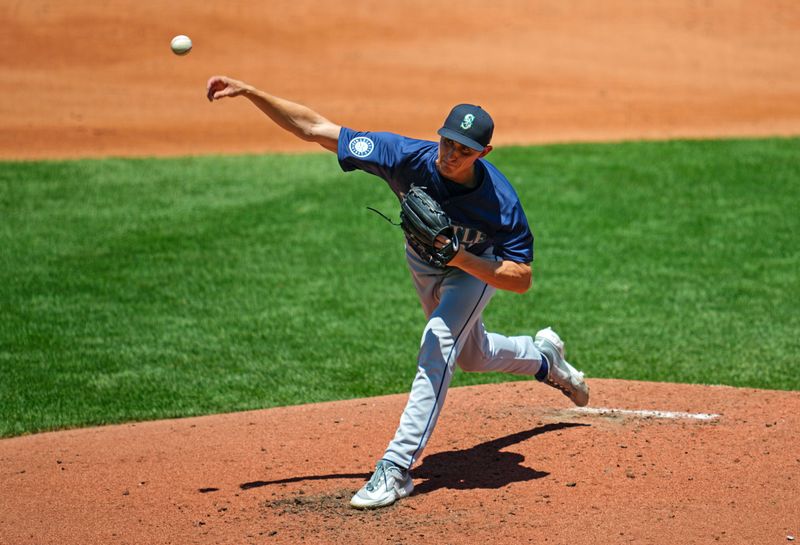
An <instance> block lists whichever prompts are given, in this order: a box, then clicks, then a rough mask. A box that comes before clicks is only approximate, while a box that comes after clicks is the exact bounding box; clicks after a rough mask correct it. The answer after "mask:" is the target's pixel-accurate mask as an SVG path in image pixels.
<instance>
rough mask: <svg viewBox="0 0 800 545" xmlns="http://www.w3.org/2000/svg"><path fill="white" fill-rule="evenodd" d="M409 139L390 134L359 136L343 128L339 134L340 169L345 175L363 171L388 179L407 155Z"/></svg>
mask: <svg viewBox="0 0 800 545" xmlns="http://www.w3.org/2000/svg"><path fill="white" fill-rule="evenodd" d="M406 140H407V139H406V138H404V137H403V136H400V135H398V134H393V133H389V132H358V131H354V130H353V129H348V128H347V127H342V129H341V131H340V132H339V147H338V153H337V156H338V159H339V166H340V167H341V168H342V170H344V171H345V172H348V171H351V170H363V171H364V172H369V173H370V174H374V175H376V176H380V177H381V178H384V179H389V178H391V177H392V172H393V171H394V169H395V168H396V167H397V166H398V164H399V163H400V161H401V160H402V159H403V157H404V155H405V147H406V146H405V143H406Z"/></svg>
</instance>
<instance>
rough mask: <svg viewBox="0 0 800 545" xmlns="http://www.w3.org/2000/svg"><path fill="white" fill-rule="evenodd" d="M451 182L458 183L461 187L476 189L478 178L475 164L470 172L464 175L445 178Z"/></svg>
mask: <svg viewBox="0 0 800 545" xmlns="http://www.w3.org/2000/svg"><path fill="white" fill-rule="evenodd" d="M444 177H445V178H447V179H448V180H450V181H451V182H454V183H457V184H459V185H463V186H464V187H467V188H469V189H473V188H475V186H477V185H478V182H477V178H476V176H475V165H474V164H473V165H472V166H471V167H470V169H469V170H467V171H465V172H464V173H463V174H459V175H458V176H454V177H452V178H451V177H449V176H444Z"/></svg>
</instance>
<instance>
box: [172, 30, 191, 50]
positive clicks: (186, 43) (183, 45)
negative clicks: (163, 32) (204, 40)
mask: <svg viewBox="0 0 800 545" xmlns="http://www.w3.org/2000/svg"><path fill="white" fill-rule="evenodd" d="M169 46H170V47H171V48H172V52H173V53H175V54H176V55H186V54H187V53H188V52H189V51H191V50H192V40H191V39H189V36H184V35H183V34H180V35H178V36H175V37H174V38H172V42H171V43H170V44H169Z"/></svg>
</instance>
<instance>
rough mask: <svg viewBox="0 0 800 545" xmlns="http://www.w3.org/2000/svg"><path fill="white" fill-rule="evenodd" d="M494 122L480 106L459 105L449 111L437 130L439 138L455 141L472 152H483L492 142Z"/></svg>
mask: <svg viewBox="0 0 800 545" xmlns="http://www.w3.org/2000/svg"><path fill="white" fill-rule="evenodd" d="M493 132H494V121H492V118H491V116H490V115H489V114H488V113H487V112H486V110H484V109H483V108H481V107H480V106H474V105H472V104H459V105H458V106H456V107H454V108H453V109H452V110H450V115H448V116H447V119H445V120H444V126H443V127H442V128H441V129H439V132H438V134H439V136H444V137H445V138H449V139H450V140H455V141H456V142H458V143H459V144H464V145H465V146H467V147H470V148H472V149H474V150H478V151H483V149H484V148H485V147H486V146H488V145H489V142H491V141H492V133H493Z"/></svg>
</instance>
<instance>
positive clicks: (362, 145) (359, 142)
mask: <svg viewBox="0 0 800 545" xmlns="http://www.w3.org/2000/svg"><path fill="white" fill-rule="evenodd" d="M349 148H350V153H352V154H353V155H355V156H356V157H366V156H367V155H369V154H370V153H372V150H374V149H375V144H374V143H373V142H372V140H370V139H369V138H367V137H366V136H356V137H355V138H353V139H352V140H350V146H349Z"/></svg>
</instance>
